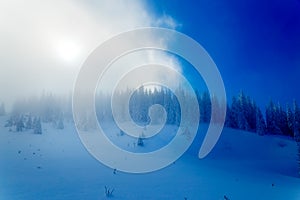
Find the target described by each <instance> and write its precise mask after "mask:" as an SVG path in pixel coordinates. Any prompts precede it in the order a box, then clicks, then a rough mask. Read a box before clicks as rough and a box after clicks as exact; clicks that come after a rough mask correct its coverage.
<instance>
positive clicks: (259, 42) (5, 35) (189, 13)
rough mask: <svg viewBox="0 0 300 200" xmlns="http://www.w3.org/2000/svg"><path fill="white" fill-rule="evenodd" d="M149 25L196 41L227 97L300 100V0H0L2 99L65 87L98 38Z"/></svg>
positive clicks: (64, 89)
mask: <svg viewBox="0 0 300 200" xmlns="http://www.w3.org/2000/svg"><path fill="white" fill-rule="evenodd" d="M149 26H156V27H157V26H159V27H166V28H171V29H176V30H178V31H180V32H182V33H185V34H187V35H188V36H190V37H192V38H193V39H195V40H196V41H197V42H199V43H200V44H201V45H202V46H203V47H204V48H205V49H206V51H207V52H208V53H209V54H210V56H211V57H212V58H213V60H214V62H215V63H216V65H217V66H218V68H219V70H220V73H221V75H222V77H223V81H224V83H225V88H226V92H227V96H228V99H230V98H231V96H232V95H236V94H237V93H238V92H239V91H241V90H243V91H244V92H245V93H246V94H248V95H250V96H251V97H253V98H254V99H255V100H256V101H257V103H258V104H259V105H261V106H264V105H265V104H267V103H268V101H269V100H270V99H271V98H272V99H273V100H274V101H279V102H281V103H282V104H285V103H286V102H292V100H293V99H296V100H298V101H300V92H299V88H298V85H299V84H298V82H299V77H300V37H299V35H300V1H299V0H276V1H267V0H260V1H258V0H244V1H238V0H232V1H226V0H219V1H209V0H201V1H188V2H187V1H173V0H164V1H152V0H144V1H138V0H115V1H110V0H101V1H98V0H66V1H58V0H53V1H50V0H48V1H43V2H41V1H38V0H28V1H18V0H10V1H4V0H0V94H1V96H0V102H1V101H4V102H5V103H6V104H11V103H12V102H13V101H14V100H15V99H17V98H20V97H24V96H28V95H33V94H35V95H39V94H40V93H41V92H42V91H52V92H56V93H70V92H71V91H72V88H73V85H74V81H75V80H76V77H77V74H78V72H79V70H80V67H81V65H82V64H83V62H84V61H85V59H86V58H87V56H88V55H89V54H90V53H91V52H92V51H93V50H94V49H95V48H96V47H97V46H98V45H99V44H101V43H102V42H103V41H105V40H107V39H108V38H110V37H112V36H113V35H116V34H118V33H121V32H123V31H127V30H132V29H134V28H138V27H149ZM158 57H159V59H160V60H161V61H162V60H168V59H169V57H166V56H158ZM170 63H176V61H171V62H170ZM127 64H130V63H127ZM186 75H187V76H190V78H191V79H193V78H195V77H197V76H195V77H193V75H190V74H189V75H188V74H186Z"/></svg>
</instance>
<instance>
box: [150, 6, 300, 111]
mask: <svg viewBox="0 0 300 200" xmlns="http://www.w3.org/2000/svg"><path fill="white" fill-rule="evenodd" d="M153 2H154V1H148V4H149V6H150V7H151V8H152V9H153V10H154V11H155V13H156V14H157V15H163V14H167V15H170V16H172V17H173V18H174V19H175V20H176V22H177V23H178V24H180V26H179V27H178V30H179V31H181V32H183V33H185V34H187V35H189V36H190V37H192V38H194V39H195V40H197V41H198V42H199V43H200V44H201V45H202V46H203V47H204V48H205V49H206V50H207V51H208V53H209V54H210V55H211V57H212V58H213V59H214V61H215V63H216V64H217V66H218V68H219V70H220V72H221V74H222V76H223V80H224V83H225V86H226V90H227V94H228V97H229V99H230V98H231V96H232V95H234V94H236V93H238V92H239V91H240V90H243V91H244V92H245V93H247V94H248V95H250V96H252V97H253V98H254V99H256V101H257V102H258V104H260V105H261V106H264V105H265V104H266V103H267V102H268V101H269V100H270V99H271V98H272V99H273V100H274V101H279V102H281V103H282V104H285V103H286V102H292V100H293V99H297V100H298V102H299V100H300V92H299V87H298V85H300V84H299V82H300V1H299V0H278V1H268V0H260V1H258V0H245V1H238V0H233V1H225V0H220V1H208V0H205V1H188V2H187V1H171V0H165V1H157V3H156V4H153Z"/></svg>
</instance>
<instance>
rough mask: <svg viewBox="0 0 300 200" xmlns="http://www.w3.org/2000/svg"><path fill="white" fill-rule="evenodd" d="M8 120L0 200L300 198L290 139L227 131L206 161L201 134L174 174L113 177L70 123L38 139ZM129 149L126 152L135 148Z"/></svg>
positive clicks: (0, 131)
mask: <svg viewBox="0 0 300 200" xmlns="http://www.w3.org/2000/svg"><path fill="white" fill-rule="evenodd" d="M5 119H6V117H1V118H0V199H1V200H2V199H3V200H11V199H13V200H15V199H24V200H35V199H36V200H42V199H51V200H53V199H58V200H59V199H67V200H69V199H70V200H77V199H78V200H79V199H96V200H97V199H106V198H107V197H105V194H104V187H105V186H107V187H108V188H109V189H114V192H113V196H112V197H110V198H109V199H115V200H119V199H122V200H124V199H125V200H126V199H128V200H134V199H155V200H156V199H179V200H180V199H181V200H184V199H188V200H193V199H197V200H199V199H204V200H223V199H225V198H224V196H226V197H227V198H228V199H230V200H241V199H243V200H245V199H246V200H247V199H258V200H259V199H262V200H267V199H272V200H276V199H289V200H298V199H300V178H298V177H297V162H296V144H295V142H294V141H292V140H289V139H287V138H282V137H274V136H258V135H256V134H254V133H248V132H243V131H238V130H233V129H227V128H225V129H224V131H223V133H222V135H221V138H220V140H219V142H218V143H217V145H216V147H215V148H214V150H213V151H212V152H211V153H210V154H209V156H208V157H206V158H205V159H202V160H199V159H198V158H197V152H198V150H199V147H200V141H201V139H202V137H203V136H201V134H200V135H199V136H198V137H197V138H196V140H195V141H194V143H193V145H192V146H191V148H190V149H189V150H188V151H187V153H186V154H184V156H182V157H181V158H180V159H179V160H178V161H176V162H175V163H174V164H172V165H170V166H168V167H167V168H164V169H162V170H159V171H156V172H153V173H147V174H127V173H122V172H119V171H117V172H116V173H115V174H114V173H113V172H114V171H113V169H110V168H108V167H106V166H104V165H103V164H101V163H100V162H98V161H97V160H95V159H94V158H93V157H92V156H91V155H90V154H89V153H88V152H87V151H86V150H85V148H84V146H83V145H82V143H81V142H80V140H79V137H78V135H77V132H76V130H75V127H74V126H73V125H72V124H71V123H69V124H65V129H64V130H56V129H53V128H52V127H51V125H50V124H43V134H42V135H35V134H33V133H32V132H31V131H26V132H21V133H20V132H9V131H8V129H7V128H4V127H3V125H4V122H5ZM170 128H174V127H170ZM205 129H206V126H205V125H202V126H201V127H200V132H201V133H203V132H205ZM114 131H115V132H116V134H117V130H114ZM114 131H112V132H114ZM117 137H119V136H117ZM167 140H169V139H167ZM127 143H128V140H127ZM127 143H126V145H124V148H126V147H128V148H131V147H132V146H130V145H128V144H127ZM149 146H150V147H151V145H150V144H149ZM141 148H147V141H146V143H145V147H141ZM151 148H153V146H152V147H151Z"/></svg>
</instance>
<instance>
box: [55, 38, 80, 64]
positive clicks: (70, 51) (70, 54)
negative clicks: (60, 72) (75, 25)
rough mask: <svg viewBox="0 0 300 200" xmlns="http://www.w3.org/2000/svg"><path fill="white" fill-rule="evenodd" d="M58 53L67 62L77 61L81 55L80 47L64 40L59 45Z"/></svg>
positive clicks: (73, 42)
mask: <svg viewBox="0 0 300 200" xmlns="http://www.w3.org/2000/svg"><path fill="white" fill-rule="evenodd" d="M56 49H57V53H58V55H59V57H60V58H61V59H62V60H63V61H65V62H73V61H75V60H76V59H77V58H78V57H79V54H80V47H79V45H78V44H77V43H76V42H75V41H72V40H62V41H60V42H59V43H58V44H57V47H56Z"/></svg>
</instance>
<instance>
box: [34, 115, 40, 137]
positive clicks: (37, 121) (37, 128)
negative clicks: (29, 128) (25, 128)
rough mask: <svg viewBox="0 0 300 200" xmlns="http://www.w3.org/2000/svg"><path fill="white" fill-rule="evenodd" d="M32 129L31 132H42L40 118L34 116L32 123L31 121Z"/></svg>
mask: <svg viewBox="0 0 300 200" xmlns="http://www.w3.org/2000/svg"><path fill="white" fill-rule="evenodd" d="M33 126H34V129H33V132H34V134H42V123H41V119H40V118H39V117H38V118H37V117H36V118H35V119H34V123H33Z"/></svg>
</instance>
